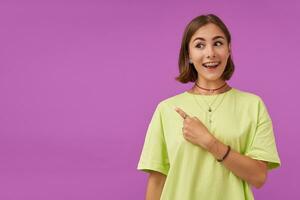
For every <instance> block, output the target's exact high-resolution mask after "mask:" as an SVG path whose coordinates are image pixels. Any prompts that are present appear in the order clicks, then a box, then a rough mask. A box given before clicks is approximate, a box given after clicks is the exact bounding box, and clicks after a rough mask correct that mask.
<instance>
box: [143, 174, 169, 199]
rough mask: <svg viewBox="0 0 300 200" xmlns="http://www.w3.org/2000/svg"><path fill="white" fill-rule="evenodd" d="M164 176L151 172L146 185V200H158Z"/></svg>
mask: <svg viewBox="0 0 300 200" xmlns="http://www.w3.org/2000/svg"><path fill="white" fill-rule="evenodd" d="M165 180H166V176H165V175H164V174H162V173H159V172H156V171H151V172H150V174H149V178H148V183H147V191H146V200H160V196H161V192H162V190H163V187H164V184H165Z"/></svg>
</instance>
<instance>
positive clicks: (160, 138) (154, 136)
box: [137, 104, 170, 175]
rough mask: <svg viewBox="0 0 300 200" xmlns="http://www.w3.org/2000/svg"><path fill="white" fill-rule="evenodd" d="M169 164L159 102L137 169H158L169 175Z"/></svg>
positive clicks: (146, 170)
mask: <svg viewBox="0 0 300 200" xmlns="http://www.w3.org/2000/svg"><path fill="white" fill-rule="evenodd" d="M169 166H170V165H169V159H168V153H167V148H166V143H165V139H164V131H163V124H162V118H161V111H160V104H158V105H157V107H156V109H155V111H154V114H153V116H152V119H151V121H150V124H149V125H148V129H147V132H146V136H145V141H144V146H143V149H142V152H141V156H140V160H139V163H138V167H137V169H138V170H141V171H144V172H149V170H152V171H158V172H160V173H162V174H164V175H167V174H168V171H169Z"/></svg>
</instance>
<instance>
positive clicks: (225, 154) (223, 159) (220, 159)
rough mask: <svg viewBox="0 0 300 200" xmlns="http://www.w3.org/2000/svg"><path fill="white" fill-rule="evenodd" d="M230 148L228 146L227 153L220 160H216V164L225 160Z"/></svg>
mask: <svg viewBox="0 0 300 200" xmlns="http://www.w3.org/2000/svg"><path fill="white" fill-rule="evenodd" d="M230 149H231V147H230V146H229V145H228V148H227V152H226V153H225V155H224V156H223V158H221V159H217V161H218V162H222V161H223V160H225V158H226V157H227V156H228V154H229V152H230Z"/></svg>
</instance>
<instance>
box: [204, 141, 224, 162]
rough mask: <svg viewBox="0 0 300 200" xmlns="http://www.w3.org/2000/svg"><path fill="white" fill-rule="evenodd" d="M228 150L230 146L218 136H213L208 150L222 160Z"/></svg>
mask: <svg viewBox="0 0 300 200" xmlns="http://www.w3.org/2000/svg"><path fill="white" fill-rule="evenodd" d="M227 150H228V146H226V145H225V144H223V143H222V142H220V141H219V140H218V139H217V138H215V137H213V139H212V141H211V143H210V146H209V148H208V151H209V152H210V153H211V154H212V155H213V156H214V157H215V158H216V159H217V160H220V159H222V158H223V157H224V155H225V154H226V152H227Z"/></svg>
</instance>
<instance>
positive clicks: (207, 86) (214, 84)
mask: <svg viewBox="0 0 300 200" xmlns="http://www.w3.org/2000/svg"><path fill="white" fill-rule="evenodd" d="M196 83H197V85H198V86H200V87H198V86H197V85H196V84H195V85H194V86H193V88H192V91H193V92H195V93H198V94H203V95H214V94H220V93H223V92H226V91H227V90H229V89H230V87H229V86H228V85H227V83H226V82H225V81H223V80H217V81H203V80H202V81H201V80H197V81H196ZM222 86H223V87H222ZM220 87H222V88H220ZM218 88H220V89H218ZM215 89H218V90H215ZM208 90H215V91H208Z"/></svg>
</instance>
